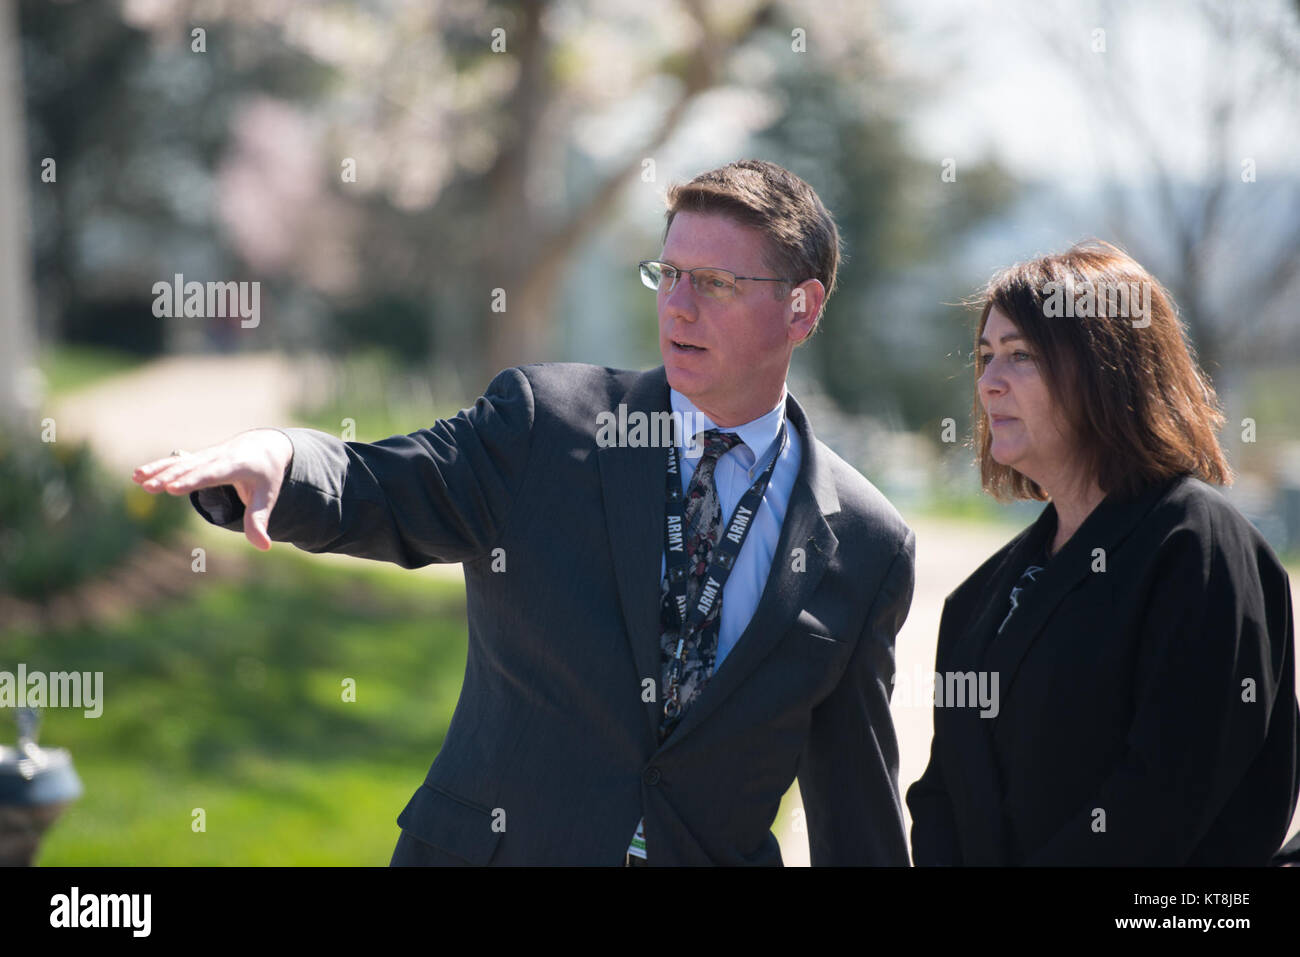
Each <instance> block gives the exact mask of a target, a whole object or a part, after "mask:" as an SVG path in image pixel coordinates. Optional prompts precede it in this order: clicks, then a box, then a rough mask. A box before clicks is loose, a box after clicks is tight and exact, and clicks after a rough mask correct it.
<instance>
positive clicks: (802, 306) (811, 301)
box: [789, 279, 826, 343]
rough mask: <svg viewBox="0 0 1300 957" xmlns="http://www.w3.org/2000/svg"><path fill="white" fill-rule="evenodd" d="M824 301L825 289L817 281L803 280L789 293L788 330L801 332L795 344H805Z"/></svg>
mask: <svg viewBox="0 0 1300 957" xmlns="http://www.w3.org/2000/svg"><path fill="white" fill-rule="evenodd" d="M825 301H826V287H825V286H823V285H822V284H821V280H819V279H805V280H804V281H803V282H801V283H799V285H797V286H795V287H794V288H793V289H792V290H791V291H790V305H789V309H790V329H791V331H792V332H796V333H797V332H799V331H800V330H802V331H803V335H802V336H799V338H798V339H797V340H795V341H796V343H799V342H805V341H806V340H807V339H808V338H809V337H810V336H811V335H812V334H813V331H814V330H815V329H816V328H817V323H818V321H819V319H820V316H821V311H822V303H824V302H825Z"/></svg>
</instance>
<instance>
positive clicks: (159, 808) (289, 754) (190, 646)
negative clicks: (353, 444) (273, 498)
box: [0, 546, 466, 865]
mask: <svg viewBox="0 0 1300 957" xmlns="http://www.w3.org/2000/svg"><path fill="white" fill-rule="evenodd" d="M219 560H220V559H219V552H218V551H217V550H215V549H209V559H208V561H209V566H210V567H211V565H212V563H213V562H215V561H219ZM252 567H253V568H254V569H255V574H254V575H252V576H251V577H250V578H249V580H247V581H244V582H242V583H241V582H239V581H225V582H216V583H214V584H212V585H211V586H209V587H207V588H205V589H201V590H199V591H196V592H195V593H193V594H192V596H191V597H189V598H186V599H184V600H179V601H173V602H170V603H167V604H164V605H160V606H157V607H155V608H154V609H151V610H149V611H148V612H147V613H142V614H140V615H138V616H136V617H134V618H133V619H130V620H127V621H124V622H123V623H121V624H119V625H115V626H112V627H106V628H84V629H77V630H72V631H66V632H61V633H54V634H45V635H41V636H36V635H31V634H12V633H11V634H8V635H6V636H4V637H3V638H0V659H3V660H4V661H5V662H7V664H6V665H5V667H6V668H12V667H15V666H16V663H17V662H19V661H22V662H25V663H26V665H27V668H28V670H29V671H33V670H43V671H55V670H72V669H75V670H78V671H92V672H93V671H102V672H103V673H104V678H103V682H104V684H103V694H102V708H103V713H102V715H101V716H100V717H98V718H94V719H89V718H86V717H84V716H83V715H82V712H81V711H79V710H71V709H47V710H46V711H45V712H44V723H43V724H42V727H41V742H42V743H43V744H46V745H48V746H58V747H67V748H69V749H70V750H71V752H72V755H73V759H74V762H75V764H76V767H77V770H78V773H79V774H80V776H81V779H82V783H83V785H84V786H85V794H84V795H83V796H82V798H81V799H80V800H79V801H77V802H76V803H75V804H73V805H72V806H71V808H69V809H68V811H67V812H65V814H64V816H63V817H62V818H61V819H60V820H59V822H58V823H57V824H56V825H55V826H54V828H53V829H52V830H51V831H50V832H49V834H48V836H47V838H46V841H45V842H44V844H43V846H42V850H41V855H40V857H39V858H38V862H39V863H40V864H43V865H83V864H89V865H99V864H119V865H190V864H253V865H268V864H270V865H275V864H279V865H292V864H363V865H386V864H387V863H388V859H389V857H390V856H391V854H392V850H393V845H394V843H395V842H396V840H397V836H398V828H397V824H396V821H395V819H396V817H397V815H398V813H399V812H400V811H401V809H402V807H403V806H404V805H405V804H406V802H407V800H408V799H409V798H410V796H411V794H412V793H413V792H414V791H415V789H416V788H417V787H418V786H419V784H420V782H421V781H422V780H423V778H424V773H425V771H426V770H427V769H428V766H429V764H430V763H431V762H432V760H433V758H434V757H435V755H436V754H437V752H438V749H439V747H440V746H441V743H442V739H443V737H444V735H445V733H446V729H447V726H448V724H449V723H450V721H451V715H452V712H453V710H454V709H455V704H456V700H457V697H458V695H459V693H460V685H461V680H462V677H463V675H464V668H465V653H466V632H465V619H464V589H463V586H462V585H459V584H457V583H456V582H455V581H447V582H441V581H438V580H432V579H430V578H428V577H426V576H418V575H412V574H411V573H409V572H403V571H402V570H401V569H397V568H395V567H385V566H382V565H380V564H378V563H370V562H363V561H357V562H355V563H347V564H343V565H324V564H321V563H318V562H313V561H312V560H311V559H310V558H309V557H308V556H306V555H303V554H301V553H298V552H297V551H296V550H294V549H293V548H291V547H286V546H281V547H277V548H276V549H274V550H273V551H272V552H270V553H268V554H265V555H258V556H256V557H255V559H254V561H253V563H252ZM345 678H351V679H354V680H355V689H356V695H355V697H356V700H355V702H347V701H344V700H343V694H342V691H343V681H344V679H345ZM10 736H11V735H8V734H7V735H6V737H7V738H8V737H10ZM196 808H202V809H203V812H204V815H205V827H206V829H205V830H203V831H196V830H194V829H193V828H192V821H193V820H194V816H193V815H194V810H195V809H196Z"/></svg>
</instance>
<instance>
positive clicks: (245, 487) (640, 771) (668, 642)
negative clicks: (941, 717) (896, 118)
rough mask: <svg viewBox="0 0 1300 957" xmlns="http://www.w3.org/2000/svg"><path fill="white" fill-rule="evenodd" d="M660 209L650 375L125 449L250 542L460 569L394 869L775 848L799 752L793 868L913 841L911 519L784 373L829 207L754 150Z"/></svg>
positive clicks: (800, 337)
mask: <svg viewBox="0 0 1300 957" xmlns="http://www.w3.org/2000/svg"><path fill="white" fill-rule="evenodd" d="M667 219H668V224H667V228H666V230H665V238H664V247H663V251H662V254H661V256H662V259H661V261H658V262H652V263H646V264H643V265H642V277H643V280H644V281H645V282H646V283H647V285H651V286H652V287H653V288H655V289H657V295H658V312H659V344H660V349H661V351H662V353H663V358H664V365H663V366H661V367H659V368H656V369H654V370H652V371H649V372H627V371H620V370H615V369H608V368H599V367H595V366H587V365H578V364H573V363H543V364H537V365H526V366H521V367H519V368H513V369H507V370H505V371H503V372H501V373H500V374H499V375H497V377H496V378H495V379H494V380H493V381H492V383H491V384H490V385H489V387H488V389H487V392H486V393H485V394H484V395H483V396H482V397H480V398H479V399H478V401H477V402H476V403H475V405H474V407H473V408H471V409H465V410H462V411H461V412H460V413H459V414H458V415H457V416H455V417H453V418H451V419H446V420H442V421H439V422H437V423H435V424H434V426H433V428H431V429H425V430H420V431H418V432H414V433H412V434H411V435H409V436H394V437H392V438H389V439H385V440H383V441H382V442H377V443H374V444H366V443H359V442H341V441H339V440H338V439H336V438H334V437H333V436H330V435H326V434H324V433H322V432H317V431H314V430H310V429H287V430H284V431H283V432H281V431H279V430H273V429H267V430H254V431H252V432H247V433H244V434H243V435H241V436H236V437H235V438H234V439H232V440H231V441H230V442H228V443H226V444H225V445H223V446H217V447H215V448H214V449H210V450H206V451H205V452H202V453H198V454H196V455H182V456H181V457H180V458H179V459H174V458H172V457H168V458H166V459H162V460H160V461H158V462H155V463H151V464H150V465H147V466H144V467H142V468H141V469H139V470H137V472H136V480H137V481H140V482H142V483H143V484H144V487H145V488H147V489H151V490H154V491H158V490H161V489H166V490H167V491H169V492H171V493H172V494H178V495H179V494H184V493H190V494H191V495H192V496H193V500H194V504H195V506H196V507H197V508H198V509H199V511H200V513H201V514H203V515H204V517H205V518H207V519H208V520H209V521H212V522H214V523H215V524H219V525H221V526H223V527H225V528H229V529H231V530H239V529H240V528H241V527H242V528H243V530H244V531H245V532H246V534H247V535H248V538H249V539H250V541H252V542H253V544H254V545H256V546H257V547H259V548H264V549H265V548H270V544H271V541H272V540H275V541H287V542H292V543H293V544H295V545H297V546H298V547H299V548H303V549H305V550H307V551H315V552H321V551H332V552H342V553H344V554H349V555H356V556H360V557H365V558H372V559H378V560H383V561H390V562H394V563H396V564H398V565H401V566H402V567H404V568H415V567H419V566H423V565H426V564H429V563H430V562H462V563H463V564H464V572H465V589H466V602H467V616H468V620H469V653H468V661H467V666H466V671H465V680H464V685H463V689H462V692H461V697H460V701H459V703H458V704H457V707H456V711H455V714H454V716H453V717H452V721H451V726H450V727H449V729H448V731H447V737H446V741H445V742H444V744H443V747H442V750H441V752H440V753H439V754H438V757H437V759H436V760H435V761H434V763H433V766H432V767H431V768H430V769H429V772H428V775H427V776H426V778H425V782H424V784H422V785H421V786H420V787H419V789H418V790H417V791H416V793H415V795H414V796H413V797H412V799H411V801H410V803H408V804H407V806H406V808H405V810H403V811H402V813H401V815H400V816H399V817H398V824H399V825H400V826H401V828H402V833H401V835H400V837H399V839H398V842H397V847H396V849H395V851H394V854H393V859H392V863H393V864H464V863H471V864H489V863H490V864H608V865H621V864H632V863H649V864H653V865H677V864H780V863H781V855H780V850H779V848H778V846H777V842H776V838H775V837H774V836H773V835H772V833H771V830H770V828H771V826H772V824H773V822H774V820H775V818H776V814H777V810H778V807H779V803H780V800H781V796H782V795H783V794H784V793H785V791H786V790H787V789H788V788H789V786H790V783H791V781H792V780H794V778H795V776H796V774H797V776H798V779H799V782H800V790H801V793H802V797H803V803H804V808H805V813H806V823H807V831H808V836H809V844H810V849H811V855H812V863H813V864H814V865H822V864H889V865H902V866H906V864H907V862H908V858H907V845H906V839H905V837H904V833H903V823H902V810H901V805H900V801H899V797H898V782H897V775H898V748H897V744H896V741H895V737H894V730H893V725H892V723H891V720H890V714H889V690H890V688H891V685H892V679H893V673H894V655H893V646H894V639H895V635H896V634H897V632H898V629H899V628H900V627H901V625H902V623H903V621H904V619H905V618H906V616H907V611H908V608H909V606H910V604H911V598H912V586H913V557H914V542H915V539H914V537H913V534H912V532H911V530H910V529H908V527H907V526H906V525H905V524H904V523H903V521H902V519H901V518H900V517H899V515H898V513H897V512H896V511H895V510H894V509H893V507H892V506H891V505H890V504H889V503H888V502H887V501H886V500H885V498H884V497H883V496H882V495H881V494H880V493H879V492H878V491H877V490H876V489H875V488H874V487H873V486H872V485H871V484H870V483H869V482H867V480H866V479H864V478H863V477H862V476H861V475H859V474H858V473H857V472H856V471H854V470H853V469H852V468H850V467H849V466H848V465H846V464H845V463H844V462H843V461H842V460H841V459H839V458H838V457H837V456H836V455H834V453H832V452H831V451H830V450H829V449H828V448H826V446H824V445H822V444H821V443H820V442H818V441H817V440H816V438H815V437H814V435H813V432H812V429H811V427H810V425H809V423H808V420H807V417H806V416H805V415H804V412H803V409H802V408H801V407H800V405H799V403H798V402H796V401H795V399H794V397H793V396H791V395H789V393H788V392H787V391H786V389H785V376H786V373H787V370H788V368H789V364H790V357H791V354H792V352H793V350H794V347H795V346H796V345H797V344H798V343H800V342H802V341H804V340H805V339H807V337H808V336H809V335H810V334H811V333H812V331H813V329H814V327H815V325H816V322H817V320H818V317H819V315H820V313H821V311H822V307H823V305H824V302H825V299H826V296H827V295H828V293H829V291H831V290H833V288H834V283H835V271H836V267H837V264H838V258H839V234H838V231H837V230H836V228H835V224H834V221H833V220H832V219H831V217H830V214H829V213H828V212H827V211H826V209H825V207H824V206H823V205H822V204H821V201H820V200H819V199H818V198H817V195H816V194H815V193H814V192H813V190H812V188H811V187H810V186H808V184H807V183H805V182H804V181H803V180H801V179H799V178H798V177H796V176H794V175H793V174H791V173H789V172H788V171H786V170H784V169H782V168H781V167H779V166H775V165H773V164H771V163H765V162H757V161H743V162H738V163H732V164H730V165H729V166H726V167H724V168H722V169H719V170H714V171H712V172H709V173H705V174H703V175H701V176H699V177H696V179H694V180H692V181H691V182H690V183H689V184H687V185H685V186H684V187H682V186H679V187H675V188H674V189H673V190H672V191H670V193H669V197H668V211H667ZM669 413H676V415H673V416H670V415H669ZM647 421H648V422H650V423H651V425H650V426H649V427H648V428H646V427H644V425H645V423H646V422H647ZM665 421H667V422H669V424H670V425H679V426H680V428H679V429H678V430H677V433H676V434H675V435H674V434H671V433H670V434H669V435H668V436H667V438H666V439H665V438H664V436H663V432H662V429H661V428H659V427H658V426H660V425H662V424H663V423H664V422H665ZM638 422H639V423H642V426H643V427H641V428H640V431H638V425H637V423H638ZM660 439H662V441H657V440H660ZM282 477H283V481H282ZM222 485H226V486H227V487H226V488H216V489H215V491H214V490H213V489H214V487H218V486H222ZM200 489H203V490H204V491H202V492H200V491H199V490H200ZM246 506H247V510H246V509H245V507H246ZM724 599H725V600H724Z"/></svg>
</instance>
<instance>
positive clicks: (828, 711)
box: [798, 530, 916, 867]
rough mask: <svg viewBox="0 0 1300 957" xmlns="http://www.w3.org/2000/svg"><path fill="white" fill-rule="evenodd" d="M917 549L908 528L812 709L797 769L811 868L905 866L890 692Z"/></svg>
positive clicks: (910, 598) (912, 580) (909, 597)
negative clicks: (835, 675) (830, 684)
mask: <svg viewBox="0 0 1300 957" xmlns="http://www.w3.org/2000/svg"><path fill="white" fill-rule="evenodd" d="M915 553H916V536H915V534H914V533H913V532H912V531H910V530H909V531H908V533H907V537H906V538H905V539H904V541H903V543H902V545H901V546H900V547H899V549H898V552H897V553H896V554H895V556H894V560H893V562H892V563H891V564H890V567H889V570H888V571H887V572H886V573H885V577H884V581H883V582H882V584H881V586H880V589H879V590H878V591H877V593H876V597H875V600H874V602H873V603H872V606H871V610H870V611H869V612H868V614H867V620H866V624H865V626H864V628H863V632H862V634H861V636H859V638H858V642H857V645H856V647H855V648H854V650H853V654H852V656H851V657H850V658H849V662H848V665H847V666H846V668H845V672H844V675H843V677H842V678H841V679H840V682H839V684H838V685H837V686H836V688H835V690H834V691H833V692H831V694H830V695H829V696H828V697H827V698H826V699H825V700H823V701H822V702H821V704H819V705H818V706H817V707H816V708H814V709H813V714H812V727H811V729H810V731H809V736H808V743H807V745H806V746H805V749H804V752H803V754H802V756H801V757H800V761H799V772H798V776H799V793H800V795H801V797H802V798H803V806H804V813H805V816H806V820H807V824H808V847H809V852H810V856H811V862H812V865H813V866H814V867H821V866H825V865H891V866H901V867H906V866H907V838H906V835H905V834H904V832H903V813H902V808H901V807H900V805H899V801H898V741H897V739H896V738H895V736H894V723H893V719H892V717H891V716H890V713H889V698H890V694H891V692H892V691H893V678H894V639H895V637H896V636H897V634H898V630H899V629H900V628H902V627H903V622H904V621H905V620H906V619H907V613H908V610H909V609H910V608H911V605H912V590H913V587H914V585H915V572H914V566H915Z"/></svg>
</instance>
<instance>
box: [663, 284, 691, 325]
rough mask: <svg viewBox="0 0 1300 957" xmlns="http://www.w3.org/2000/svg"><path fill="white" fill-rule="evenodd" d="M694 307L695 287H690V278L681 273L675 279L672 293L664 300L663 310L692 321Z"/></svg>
mask: <svg viewBox="0 0 1300 957" xmlns="http://www.w3.org/2000/svg"><path fill="white" fill-rule="evenodd" d="M695 307H696V302H695V287H694V286H692V285H691V277H690V276H688V275H687V274H685V273H683V274H682V275H680V276H678V277H677V283H676V285H674V286H673V289H672V292H670V293H668V296H667V297H666V298H665V299H664V308H665V309H668V310H672V311H673V312H674V313H676V314H678V315H681V316H686V317H689V318H691V319H694V318H695Z"/></svg>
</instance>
